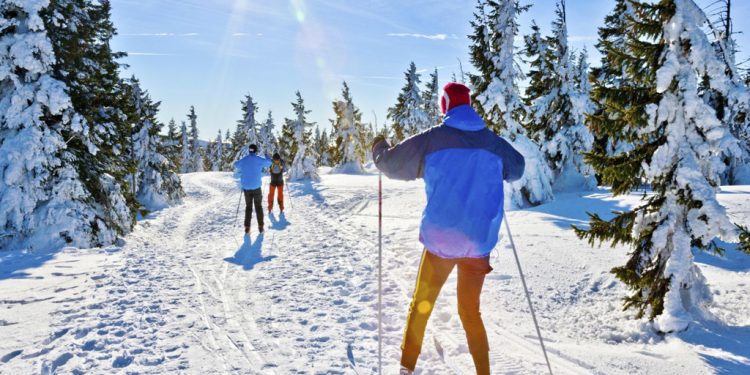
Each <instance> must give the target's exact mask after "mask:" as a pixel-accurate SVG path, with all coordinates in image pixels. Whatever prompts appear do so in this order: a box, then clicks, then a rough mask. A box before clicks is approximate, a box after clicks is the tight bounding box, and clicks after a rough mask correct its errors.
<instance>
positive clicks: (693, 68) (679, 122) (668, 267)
mask: <svg viewBox="0 0 750 375" xmlns="http://www.w3.org/2000/svg"><path fill="white" fill-rule="evenodd" d="M618 5H619V4H618ZM628 6H629V7H632V10H629V11H628V16H627V17H625V18H624V27H625V30H628V32H626V33H624V34H623V35H622V37H623V38H625V42H624V44H623V45H624V46H625V48H626V49H625V51H626V52H627V53H625V54H621V53H619V52H620V51H615V53H614V54H612V55H607V56H606V58H607V59H612V61H616V62H617V64H618V65H619V66H620V67H622V71H623V73H624V77H623V78H624V80H625V81H628V82H632V83H633V84H630V85H628V86H622V87H619V86H618V87H611V88H610V87H607V86H605V85H602V84H600V83H597V82H594V85H595V88H594V91H595V92H597V94H596V95H594V99H595V100H597V101H598V104H599V105H600V107H601V108H602V111H603V112H605V114H601V115H600V116H598V117H595V116H592V119H593V120H594V123H595V126H594V127H593V128H594V129H595V131H597V132H608V133H609V134H611V135H612V136H613V137H614V138H623V137H624V138H626V139H629V140H632V147H633V150H632V151H629V152H625V153H622V154H616V155H610V154H609V153H607V152H605V151H603V150H595V151H593V152H592V153H590V154H589V155H588V156H587V160H589V161H590V162H591V163H592V165H593V166H594V168H596V170H597V172H598V173H600V175H601V176H602V179H603V182H604V183H605V184H608V185H611V186H612V191H613V193H614V194H615V195H621V194H626V193H628V192H630V191H632V190H633V189H635V188H637V187H638V186H639V185H640V184H641V182H642V181H643V180H645V181H646V182H647V183H649V184H650V185H651V188H652V190H653V194H650V195H647V196H644V198H643V204H642V205H641V206H639V207H636V208H634V209H632V210H630V211H626V212H619V213H616V214H615V216H614V218H612V219H611V220H604V219H602V218H601V217H599V216H598V215H596V214H591V215H590V216H591V221H590V227H589V229H580V228H576V232H577V234H578V235H579V236H580V237H581V238H586V239H588V240H589V242H590V243H591V244H592V245H593V244H594V243H595V242H596V241H600V242H603V241H611V242H612V243H613V244H617V243H625V244H629V245H630V246H631V248H632V250H633V251H632V253H631V254H630V259H629V260H628V262H627V263H626V264H625V265H623V266H620V267H616V268H614V269H613V270H612V272H613V273H614V274H615V275H616V276H617V277H618V278H619V279H620V280H621V281H623V282H624V283H625V284H627V285H628V286H629V287H630V289H631V290H632V292H633V293H632V294H631V295H630V296H628V297H627V298H626V299H625V308H634V309H636V310H637V315H636V316H637V317H638V318H641V317H643V316H648V317H649V318H650V319H652V320H655V322H654V323H655V324H654V327H655V329H656V330H658V331H661V332H673V331H680V330H684V329H685V328H686V327H687V325H688V323H689V322H690V321H691V319H692V317H691V313H696V314H698V316H701V315H703V314H704V313H706V310H705V309H704V306H705V304H706V303H707V302H708V301H710V299H711V295H710V293H709V292H708V290H707V289H708V288H707V286H706V283H705V279H704V277H703V275H702V274H701V271H700V269H699V268H698V267H697V266H696V265H695V264H694V263H693V254H692V249H693V248H697V249H702V250H710V251H717V252H721V250H720V249H719V248H718V247H717V246H716V244H715V243H714V242H713V241H714V240H715V239H716V238H717V237H718V238H721V239H722V240H725V241H730V242H731V241H738V239H739V240H744V241H745V242H746V243H745V244H744V246H743V247H742V248H744V249H750V238H748V236H747V232H743V235H742V238H738V237H739V236H738V235H739V234H740V233H738V232H739V231H738V230H737V228H736V227H735V226H734V225H733V224H732V223H731V221H730V219H729V217H728V216H727V213H726V211H725V209H724V207H722V206H721V205H720V204H719V202H718V201H717V199H716V192H717V190H718V184H719V182H720V181H719V180H720V174H721V173H722V172H723V169H724V168H725V165H724V163H723V162H722V155H723V154H725V152H727V150H729V151H730V152H733V151H734V150H737V149H738V147H737V140H736V139H735V138H734V137H733V136H732V135H731V133H730V132H729V129H728V127H727V126H726V125H724V124H722V123H721V121H720V120H719V119H718V118H717V117H716V112H715V111H714V110H713V109H712V108H710V107H709V106H708V105H706V104H705V103H704V102H703V100H702V99H701V98H700V96H699V91H698V84H699V81H700V79H701V77H703V75H704V74H709V75H711V76H712V78H711V79H714V80H716V81H720V80H723V79H726V78H725V76H724V74H723V71H722V69H718V70H714V69H712V68H711V66H712V65H713V64H714V63H715V55H714V54H713V53H712V52H711V51H709V50H706V49H704V48H701V47H700V46H702V45H705V44H706V43H707V41H706V36H705V34H704V33H703V32H702V31H701V29H700V27H701V25H702V24H703V22H704V17H705V16H704V15H703V13H702V11H700V9H699V8H698V7H697V5H696V4H695V3H694V2H693V1H692V0H662V1H660V2H658V3H655V4H652V3H645V2H637V1H633V0H629V1H628ZM609 51H610V50H609V49H604V50H603V52H604V53H609ZM606 112H609V113H606ZM612 118H613V119H618V120H619V119H621V120H619V121H615V122H610V121H609V120H608V119H612ZM597 121H601V122H597Z"/></svg>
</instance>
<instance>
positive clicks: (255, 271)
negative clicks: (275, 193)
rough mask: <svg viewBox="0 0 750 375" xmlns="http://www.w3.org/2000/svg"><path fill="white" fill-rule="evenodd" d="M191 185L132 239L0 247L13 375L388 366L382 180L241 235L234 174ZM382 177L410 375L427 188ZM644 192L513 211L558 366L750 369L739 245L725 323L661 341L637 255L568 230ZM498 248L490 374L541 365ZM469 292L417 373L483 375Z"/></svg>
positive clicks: (344, 187)
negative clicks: (623, 274)
mask: <svg viewBox="0 0 750 375" xmlns="http://www.w3.org/2000/svg"><path fill="white" fill-rule="evenodd" d="M266 182H267V181H266ZM183 184H184V187H185V190H186V192H187V193H188V196H187V197H186V199H185V202H184V204H183V205H181V206H178V207H173V208H169V209H165V210H163V211H160V212H157V213H155V214H153V215H151V216H149V217H147V218H145V219H143V220H141V221H140V222H139V224H138V226H137V227H136V229H135V231H134V232H133V233H132V234H130V235H128V236H127V237H126V238H125V243H124V244H123V245H122V246H119V247H112V248H107V249H93V250H92V249H87V250H77V249H68V250H64V251H61V252H59V253H55V254H34V255H21V254H15V255H6V256H4V257H3V258H0V260H1V261H2V262H0V336H2V337H3V340H0V373H2V374H6V373H7V374H25V373H107V374H109V373H122V374H125V373H165V374H166V373H170V374H171V373H191V374H193V373H194V374H210V373H227V374H248V373H250V374H254V373H258V374H322V373H333V374H336V373H340V374H350V373H354V370H352V369H351V367H350V366H349V360H348V359H347V346H348V345H349V344H351V345H352V348H353V354H354V359H355V361H356V362H357V368H358V371H359V373H360V374H366V373H373V372H374V371H375V370H376V366H377V316H376V311H377V306H376V303H377V289H376V288H377V268H376V265H377V190H376V188H377V176H373V175H367V176H348V175H324V176H323V181H322V182H321V183H319V184H318V183H290V184H288V186H287V189H288V190H287V197H288V198H287V210H286V216H285V217H282V216H280V215H279V214H278V208H276V210H275V211H274V215H273V216H270V217H269V216H266V228H267V232H266V234H265V235H263V236H258V234H257V226H256V223H257V221H255V220H254V221H253V227H252V234H251V236H249V237H244V238H243V237H242V233H241V232H242V229H241V225H242V223H241V222H242V215H243V213H242V209H244V202H242V208H241V210H240V211H241V212H240V215H239V216H240V217H239V218H238V219H237V222H235V213H236V209H237V204H238V198H239V194H238V192H237V190H236V187H235V183H234V182H233V181H232V179H231V177H230V175H229V174H226V173H197V174H189V175H185V176H183ZM384 187H385V191H384V212H385V216H384V228H383V229H384V240H383V245H384V300H383V303H384V362H385V365H386V367H385V369H384V373H396V372H397V368H398V359H399V354H400V349H399V345H400V340H401V334H402V330H403V326H404V320H405V317H406V312H407V309H408V304H409V298H410V294H411V292H412V288H413V284H414V279H415V277H416V272H417V266H418V263H419V258H420V253H421V251H422V248H421V246H420V244H419V242H418V241H417V230H418V225H419V217H420V212H421V208H422V207H423V206H424V194H423V192H422V191H421V189H422V185H421V184H420V183H414V182H413V183H402V182H395V181H390V180H384ZM265 192H266V188H265V185H264V193H265ZM732 193H733V194H725V195H722V199H723V202H725V204H727V205H728V206H729V211H730V213H731V214H732V215H733V216H735V217H741V218H744V219H743V220H745V223H746V224H747V218H748V217H750V215H748V212H747V210H750V204H748V203H749V202H750V193H748V192H744V191H742V189H736V191H733V192H732ZM633 202H635V200H634V199H631V198H629V199H625V200H615V199H612V198H611V197H609V196H608V195H607V194H606V193H605V192H599V193H584V194H567V195H561V196H558V199H557V201H556V202H555V203H552V204H550V205H546V206H543V207H540V208H537V209H534V210H527V211H517V212H511V213H509V219H510V220H511V225H512V226H513V229H514V230H515V233H514V234H515V237H516V242H517V245H518V246H519V251H520V256H521V259H522V261H523V262H524V266H525V271H526V273H527V278H528V282H529V285H530V287H531V293H532V296H533V299H534V301H535V303H536V305H537V309H538V314H539V318H540V324H541V325H542V329H543V333H544V334H545V339H546V340H547V345H548V349H549V351H550V356H551V361H552V365H553V369H554V370H555V372H556V373H557V374H589V373H590V374H630V373H654V374H656V373H658V374H685V373H691V374H701V373H713V372H722V371H723V372H729V373H733V372H737V371H739V372H742V371H743V370H748V369H750V359H749V358H750V349H748V347H749V346H750V329H749V328H748V326H750V320H749V318H748V317H747V314H746V311H747V308H748V305H749V304H750V293H749V292H748V288H747V287H746V284H745V283H747V279H748V271H750V260H749V259H748V258H747V257H744V256H739V255H737V254H736V252H730V254H729V256H728V257H727V259H717V258H711V257H707V256H701V257H699V258H700V260H702V261H703V262H704V263H705V264H702V268H703V270H704V273H706V276H707V277H708V279H709V282H711V283H712V288H713V290H714V291H715V293H716V306H714V308H713V310H714V311H715V312H716V314H717V315H718V316H719V317H720V318H721V320H722V321H721V322H717V323H716V324H713V323H711V324H709V323H704V324H701V325H696V327H694V328H691V331H689V332H688V333H686V334H683V335H681V336H680V337H670V338H668V339H666V340H665V339H663V338H661V337H659V336H656V335H654V334H651V333H649V331H648V330H647V329H644V328H643V327H642V326H641V323H638V322H637V321H633V320H630V319H629V316H628V315H627V314H626V313H623V312H621V311H620V310H621V309H620V306H621V301H620V298H621V297H622V296H623V295H624V294H625V293H626V291H625V290H624V289H623V287H622V286H621V285H620V284H619V283H617V282H616V281H615V279H614V278H613V277H612V275H610V274H609V273H608V270H609V269H610V268H611V267H612V266H614V265H618V264H620V263H622V262H623V261H624V259H625V256H626V254H625V253H626V252H625V250H624V249H621V248H620V249H610V248H607V247H605V248H601V249H596V248H595V249H592V248H590V247H588V246H587V245H585V244H584V243H582V242H581V241H580V240H578V239H576V238H575V236H574V235H573V234H572V232H571V231H570V230H569V229H568V228H569V226H570V224H576V223H581V222H582V220H584V219H585V214H584V213H583V212H582V211H581V207H586V209H588V210H595V211H597V212H601V213H606V212H608V211H609V210H612V209H617V208H618V207H622V206H623V205H627V204H632V203H633ZM264 206H265V201H264ZM497 250H498V252H497V253H495V254H493V258H492V264H493V267H494V268H495V270H494V271H493V272H492V273H491V274H490V275H489V276H488V279H487V281H486V285H485V290H484V293H483V295H482V298H483V306H482V307H483V317H484V320H485V324H486V326H487V331H488V335H489V340H490V345H491V348H492V351H491V358H492V365H493V373H497V374H539V373H544V372H545V371H546V365H545V364H544V360H543V357H542V355H541V352H540V350H539V347H538V343H537V341H536V336H535V333H534V328H533V325H532V323H531V319H530V316H529V315H528V307H527V305H526V301H525V299H524V296H523V293H522V289H521V285H520V282H519V279H518V277H517V273H516V270H515V264H514V263H513V259H512V255H511V254H510V253H509V250H507V248H506V242H505V241H504V240H503V241H502V242H501V244H500V245H499V246H498V249H497ZM0 256H2V254H0ZM455 303H456V290H455V273H454V275H453V276H452V277H451V278H450V279H449V282H448V283H447V284H446V285H445V287H444V288H443V291H442V293H441V296H440V298H439V299H438V302H437V305H436V307H435V310H434V312H433V316H432V318H431V320H430V323H429V325H428V330H427V335H426V338H425V343H424V347H423V350H422V356H421V357H420V361H419V363H418V367H419V369H420V371H418V373H421V374H450V373H463V374H471V373H472V372H473V371H472V365H471V359H470V356H469V355H468V350H467V347H466V344H465V339H464V334H463V330H462V328H461V326H460V320H459V319H458V316H457V313H456V305H455ZM727 335H729V336H730V337H731V339H723V338H722V337H725V336H727ZM433 337H436V338H437V340H438V341H439V342H440V343H441V344H442V346H443V348H444V350H445V357H446V359H447V362H448V363H447V364H445V363H443V362H442V361H441V359H440V357H439V355H438V354H437V351H436V349H435V345H434V344H433V343H434V340H433Z"/></svg>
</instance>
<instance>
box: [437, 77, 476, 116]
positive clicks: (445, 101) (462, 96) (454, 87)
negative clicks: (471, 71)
mask: <svg viewBox="0 0 750 375" xmlns="http://www.w3.org/2000/svg"><path fill="white" fill-rule="evenodd" d="M470 91H471V90H469V88H468V87H466V86H465V85H462V84H460V83H456V82H450V83H448V84H447V85H445V86H443V97H442V98H440V110H441V111H443V114H445V113H446V112H448V111H450V110H451V109H453V108H455V107H458V106H460V105H464V104H471V97H470V96H469V92H470Z"/></svg>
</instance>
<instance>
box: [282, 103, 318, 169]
mask: <svg viewBox="0 0 750 375" xmlns="http://www.w3.org/2000/svg"><path fill="white" fill-rule="evenodd" d="M292 108H293V109H294V114H295V115H296V118H295V119H293V120H289V119H286V122H287V123H290V125H291V128H292V129H293V131H294V141H295V144H296V146H297V150H295V151H296V152H295V155H294V159H293V160H292V164H291V166H290V167H289V176H288V178H289V180H291V181H293V180H302V179H311V180H314V181H317V180H320V177H318V167H317V165H315V159H316V158H317V155H316V153H315V151H314V150H313V149H312V148H311V147H310V128H312V126H313V125H315V123H310V122H307V115H308V114H309V113H310V110H307V109H305V102H304V100H302V94H300V92H299V91H297V101H296V102H293V103H292Z"/></svg>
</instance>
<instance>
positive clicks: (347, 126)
mask: <svg viewBox="0 0 750 375" xmlns="http://www.w3.org/2000/svg"><path fill="white" fill-rule="evenodd" d="M341 96H342V97H343V100H335V101H334V102H333V112H334V113H335V114H336V119H335V120H331V122H332V124H333V131H332V132H333V137H334V142H335V144H336V153H335V156H334V160H335V161H336V167H335V168H334V172H339V173H362V172H363V171H364V170H363V169H362V163H363V162H364V159H365V158H364V156H365V155H364V153H363V152H362V151H363V147H362V144H361V141H362V139H361V134H360V133H361V131H362V127H363V126H362V113H361V112H360V111H359V109H358V108H357V107H356V106H355V105H354V102H353V99H352V95H351V92H350V91H349V85H347V84H346V82H344V84H343V87H342V89H341Z"/></svg>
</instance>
